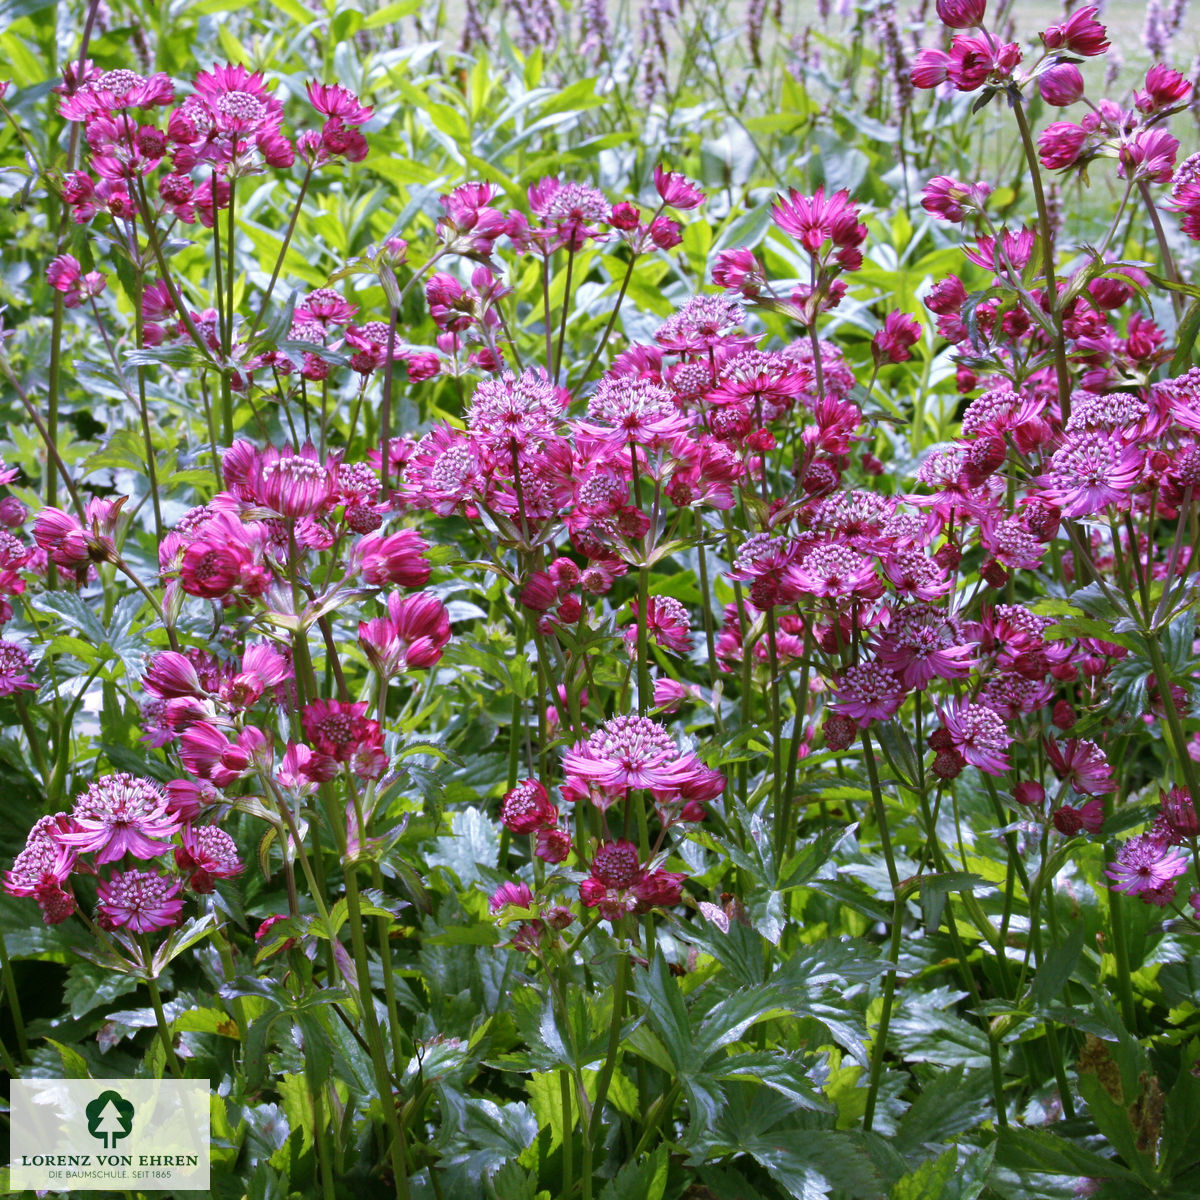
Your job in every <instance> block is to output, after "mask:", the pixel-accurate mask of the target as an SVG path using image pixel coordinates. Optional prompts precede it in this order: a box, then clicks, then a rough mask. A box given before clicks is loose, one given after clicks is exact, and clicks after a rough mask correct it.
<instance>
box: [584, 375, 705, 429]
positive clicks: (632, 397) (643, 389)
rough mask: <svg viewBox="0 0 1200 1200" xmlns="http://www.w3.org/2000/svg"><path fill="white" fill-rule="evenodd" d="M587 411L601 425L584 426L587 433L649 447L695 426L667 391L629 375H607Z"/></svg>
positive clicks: (597, 387)
mask: <svg viewBox="0 0 1200 1200" xmlns="http://www.w3.org/2000/svg"><path fill="white" fill-rule="evenodd" d="M587 412H588V417H589V418H590V419H591V420H592V421H595V422H598V424H595V425H583V426H582V428H583V429H584V431H585V432H588V433H592V434H595V435H596V436H598V437H601V438H604V439H606V440H609V441H613V442H618V443H622V442H624V443H628V442H637V443H638V444H639V445H643V446H650V447H656V446H661V445H664V444H666V443H667V442H669V441H670V440H671V438H673V437H676V436H677V435H678V434H681V433H684V432H686V431H687V429H688V428H689V427H690V425H691V423H692V422H691V419H690V418H689V417H688V416H687V415H686V414H685V413H683V412H681V411H680V409H679V408H678V406H677V405H676V404H675V401H674V399H672V397H671V393H670V392H669V391H667V389H666V388H664V387H660V386H659V385H658V384H656V383H653V382H652V381H651V380H649V379H638V378H634V377H633V376H628V375H626V376H619V377H616V376H612V375H605V376H604V377H603V378H602V379H601V380H600V382H599V383H598V384H597V385H596V390H595V391H594V392H593V393H592V396H591V399H589V400H588V408H587Z"/></svg>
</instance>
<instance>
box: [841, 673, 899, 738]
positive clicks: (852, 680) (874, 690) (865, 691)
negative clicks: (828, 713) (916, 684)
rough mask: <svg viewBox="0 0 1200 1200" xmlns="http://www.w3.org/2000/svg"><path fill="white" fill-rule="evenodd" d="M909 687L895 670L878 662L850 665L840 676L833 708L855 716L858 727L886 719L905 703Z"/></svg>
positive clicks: (848, 715) (846, 714) (861, 727)
mask: <svg viewBox="0 0 1200 1200" xmlns="http://www.w3.org/2000/svg"><path fill="white" fill-rule="evenodd" d="M905 693H906V689H905V687H904V685H903V684H902V683H901V682H900V678H899V676H898V675H896V673H895V672H894V671H892V670H890V669H889V668H887V667H885V666H884V665H883V664H882V663H879V662H869V661H868V662H861V663H856V664H854V665H853V666H850V667H847V668H846V669H845V670H844V671H843V672H842V674H841V675H840V676H839V677H838V680H837V683H836V686H835V688H834V696H835V699H834V701H833V703H832V704H830V708H831V709H832V710H833V711H834V712H835V713H841V714H842V715H844V716H847V717H852V718H853V719H854V720H855V721H856V722H857V723H858V727H859V729H866V728H867V726H868V725H870V723H871V722H872V721H886V720H887V719H888V718H889V717H891V716H894V715H895V713H896V711H897V710H898V709H899V707H900V705H901V704H903V703H904V697H905Z"/></svg>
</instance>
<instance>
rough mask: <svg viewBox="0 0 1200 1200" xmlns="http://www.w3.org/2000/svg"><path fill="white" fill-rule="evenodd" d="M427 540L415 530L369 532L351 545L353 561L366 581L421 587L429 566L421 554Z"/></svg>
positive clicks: (423, 553) (426, 547)
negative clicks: (355, 544)
mask: <svg viewBox="0 0 1200 1200" xmlns="http://www.w3.org/2000/svg"><path fill="white" fill-rule="evenodd" d="M428 549H429V543H428V542H427V541H425V539H424V538H423V537H421V535H420V534H419V533H417V531H416V530H415V529H400V530H397V532H395V533H389V534H382V533H369V534H367V535H366V537H364V538H363V539H362V540H361V541H360V542H359V543H358V545H357V546H355V548H354V562H355V563H356V565H357V567H358V570H359V572H360V573H361V575H362V577H363V579H364V581H365V582H367V583H369V584H372V585H373V586H375V587H382V586H383V585H384V584H386V583H395V584H399V585H400V586H401V587H423V586H424V585H425V584H426V583H428V582H429V575H430V571H431V570H432V568H431V567H430V565H429V562H428V560H427V559H426V558H425V557H424V555H425V551H426V550H428Z"/></svg>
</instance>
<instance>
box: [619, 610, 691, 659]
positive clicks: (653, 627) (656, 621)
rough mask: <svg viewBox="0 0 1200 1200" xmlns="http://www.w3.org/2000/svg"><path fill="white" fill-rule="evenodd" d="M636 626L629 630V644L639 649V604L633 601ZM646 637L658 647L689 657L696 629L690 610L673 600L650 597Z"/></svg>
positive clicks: (626, 631)
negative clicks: (689, 615) (689, 613)
mask: <svg viewBox="0 0 1200 1200" xmlns="http://www.w3.org/2000/svg"><path fill="white" fill-rule="evenodd" d="M630 607H631V608H632V609H633V615H634V618H635V620H634V623H633V624H632V625H630V626H629V627H628V628H627V629H626V630H625V641H626V643H628V644H629V645H630V646H636V645H637V639H638V624H639V622H638V621H637V619H636V618H637V617H638V616H639V615H640V614H639V612H638V602H637V601H636V600H632V601H630ZM646 612H647V618H646V636H647V637H648V638H649V639H650V641H651V642H653V643H654V644H655V645H656V646H662V647H663V649H664V650H670V651H672V652H673V653H675V654H687V653H688V652H689V651H690V650H691V648H692V626H691V619H690V618H689V617H688V613H687V609H686V608H684V607H683V605H682V604H681V603H680V602H679V601H678V600H676V599H675V598H674V597H673V596H649V597H647V600H646Z"/></svg>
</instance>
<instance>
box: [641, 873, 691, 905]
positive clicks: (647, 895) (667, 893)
mask: <svg viewBox="0 0 1200 1200" xmlns="http://www.w3.org/2000/svg"><path fill="white" fill-rule="evenodd" d="M686 881H687V876H686V875H684V874H682V873H680V872H677V871H648V872H646V874H644V875H643V876H642V878H641V879H639V880H638V881H637V883H635V884H634V885H633V894H634V895H635V896H636V897H637V901H638V906H637V911H638V912H646V911H648V910H649V909H651V908H670V907H671V906H672V905H675V904H678V903H679V902H680V900H682V899H683V885H684V883H685V882H686Z"/></svg>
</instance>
